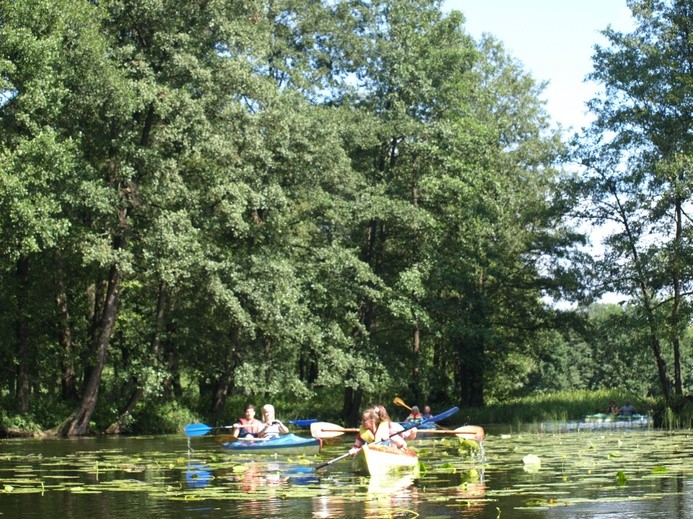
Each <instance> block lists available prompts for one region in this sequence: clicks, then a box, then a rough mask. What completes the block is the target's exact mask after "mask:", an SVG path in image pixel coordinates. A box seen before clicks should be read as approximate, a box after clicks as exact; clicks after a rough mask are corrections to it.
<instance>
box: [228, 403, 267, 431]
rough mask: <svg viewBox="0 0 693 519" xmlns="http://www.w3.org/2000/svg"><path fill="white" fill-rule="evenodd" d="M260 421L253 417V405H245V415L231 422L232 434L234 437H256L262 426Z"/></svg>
mask: <svg viewBox="0 0 693 519" xmlns="http://www.w3.org/2000/svg"><path fill="white" fill-rule="evenodd" d="M262 426H263V425H262V422H261V421H260V420H258V419H257V418H255V406H254V405H253V404H248V405H246V406H245V416H244V417H243V418H239V419H238V421H237V422H236V423H235V424H233V435H234V437H236V438H256V437H257V435H258V432H259V431H260V429H261V428H262Z"/></svg>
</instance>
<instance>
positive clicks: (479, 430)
mask: <svg viewBox="0 0 693 519" xmlns="http://www.w3.org/2000/svg"><path fill="white" fill-rule="evenodd" d="M451 432H454V433H455V435H457V436H458V437H459V438H464V439H466V440H476V441H478V442H480V441H482V440H483V439H484V438H486V432H485V431H484V428H483V427H479V426H478V425H464V426H462V427H458V428H457V429H455V430H454V431H451Z"/></svg>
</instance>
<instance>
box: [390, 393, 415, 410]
mask: <svg viewBox="0 0 693 519" xmlns="http://www.w3.org/2000/svg"><path fill="white" fill-rule="evenodd" d="M393 402H394V403H395V404H397V405H399V406H402V407H404V408H406V409H409V410H410V411H411V407H409V406H408V405H407V404H405V403H404V400H402V399H401V398H400V397H398V396H396V397H395V399H394V400H393Z"/></svg>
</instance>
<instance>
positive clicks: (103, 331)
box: [58, 264, 121, 436]
mask: <svg viewBox="0 0 693 519" xmlns="http://www.w3.org/2000/svg"><path fill="white" fill-rule="evenodd" d="M120 282H121V276H120V270H119V269H118V267H117V266H116V265H115V264H113V265H112V266H111V271H110V274H109V279H108V290H107V292H106V301H105V304H104V307H103V312H102V314H101V319H100V323H99V334H98V337H97V342H96V344H95V354H96V355H95V362H94V365H93V367H92V369H91V371H90V375H89V379H88V380H87V381H86V385H85V389H84V393H83V395H82V401H81V403H80V405H79V407H78V408H77V409H76V410H75V411H74V412H73V413H72V415H71V416H70V417H69V418H68V419H67V420H66V421H65V422H64V423H63V424H61V425H60V427H59V428H58V433H59V434H60V435H61V436H82V435H85V434H87V432H88V431H89V421H90V420H91V417H92V415H93V414H94V409H95V408H96V402H97V399H98V395H99V386H100V384H101V375H102V373H103V368H104V365H105V364H106V353H107V351H108V346H109V344H110V341H111V336H112V334H113V329H114V327H115V321H116V317H117V314H118V300H119V290H120Z"/></svg>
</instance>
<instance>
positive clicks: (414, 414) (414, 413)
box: [404, 406, 422, 423]
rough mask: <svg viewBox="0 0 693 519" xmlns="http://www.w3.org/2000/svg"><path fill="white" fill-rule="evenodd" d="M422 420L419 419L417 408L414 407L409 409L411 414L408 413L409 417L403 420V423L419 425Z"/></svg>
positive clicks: (419, 414)
mask: <svg viewBox="0 0 693 519" xmlns="http://www.w3.org/2000/svg"><path fill="white" fill-rule="evenodd" d="M421 420H422V418H421V413H420V412H419V408H418V406H414V407H412V408H411V413H409V416H407V418H406V419H405V420H404V421H405V422H413V423H419V422H420V421H421Z"/></svg>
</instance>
